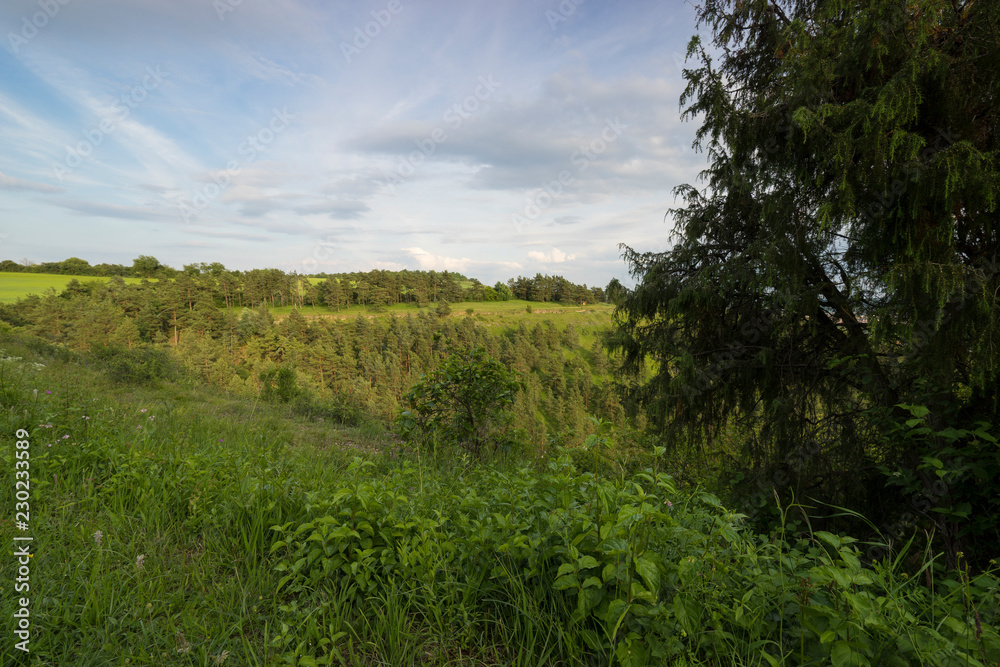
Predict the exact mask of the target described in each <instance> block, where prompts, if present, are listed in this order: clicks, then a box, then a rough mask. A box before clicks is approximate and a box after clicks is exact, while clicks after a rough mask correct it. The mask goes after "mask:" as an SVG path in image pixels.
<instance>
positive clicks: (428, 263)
mask: <svg viewBox="0 0 1000 667" xmlns="http://www.w3.org/2000/svg"><path fill="white" fill-rule="evenodd" d="M402 250H403V251H404V252H406V253H408V254H409V255H410V256H411V257H413V259H415V260H417V264H418V265H419V266H420V268H421V269H423V270H424V271H455V272H457V273H465V272H466V271H468V270H469V269H471V268H475V267H484V266H495V267H501V268H505V269H520V268H522V267H521V265H520V264H518V263H517V262H491V261H483V260H474V259H469V258H468V257H462V258H458V257H445V256H444V255H434V254H431V253H429V252H427V251H426V250H424V249H423V248H402Z"/></svg>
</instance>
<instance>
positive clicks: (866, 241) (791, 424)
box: [612, 0, 1000, 548]
mask: <svg viewBox="0 0 1000 667" xmlns="http://www.w3.org/2000/svg"><path fill="white" fill-rule="evenodd" d="M698 17H699V24H700V25H701V26H704V27H706V28H708V29H710V32H711V35H712V40H711V44H710V45H709V44H705V43H703V42H702V41H701V40H700V39H699V38H695V39H693V40H692V42H691V44H690V47H689V50H688V58H689V61H694V65H695V66H693V67H692V68H690V69H688V70H685V78H686V79H687V88H686V90H685V92H684V94H683V96H682V98H681V105H682V107H683V115H684V117H686V118H688V119H699V120H700V121H701V123H702V124H701V127H700V129H699V130H698V133H697V140H696V143H695V147H696V148H697V149H700V150H705V151H707V155H708V158H709V162H710V164H709V167H708V168H707V169H706V170H705V171H704V172H703V174H702V176H703V178H704V185H703V187H700V188H699V187H696V186H694V185H681V186H680V187H678V188H677V189H676V191H675V192H676V194H678V195H679V196H680V197H681V198H682V201H683V203H684V205H683V206H681V207H680V208H677V209H675V210H673V211H672V212H671V213H672V214H673V217H674V220H675V222H676V226H675V228H674V230H673V234H672V246H671V247H670V249H669V250H667V251H665V252H661V253H649V252H640V251H637V250H634V249H632V248H628V247H625V248H624V257H625V259H626V261H627V262H628V263H629V265H630V270H631V272H632V274H633V276H634V277H635V278H636V280H637V285H636V287H635V288H634V289H631V290H617V291H618V294H617V301H618V304H619V306H618V309H617V313H616V318H617V326H616V332H615V335H614V337H613V339H612V347H613V348H614V349H617V350H619V351H620V352H621V353H622V355H623V359H624V362H625V367H626V368H627V369H629V370H630V371H631V372H632V373H633V376H632V379H631V380H630V381H628V382H627V388H628V392H629V394H630V395H631V396H632V397H633V398H634V399H635V400H636V401H637V403H638V404H640V405H642V406H644V407H645V409H646V411H647V414H648V416H649V417H650V423H651V424H652V425H653V427H654V429H656V430H658V431H659V432H661V433H663V434H664V435H667V436H669V437H670V438H671V439H672V441H673V442H675V443H677V442H683V441H684V440H685V436H686V438H687V440H688V441H689V442H695V441H698V442H702V441H705V438H707V442H709V443H711V442H712V440H711V437H712V436H713V435H718V434H719V433H720V432H721V431H722V430H723V429H724V428H728V429H736V430H738V432H739V434H740V438H741V440H742V441H743V442H745V443H746V446H745V447H744V448H743V450H742V451H741V452H740V456H741V457H742V461H741V463H742V464H744V465H749V467H750V468H751V469H752V470H754V471H755V473H756V475H751V478H754V479H756V480H758V481H760V482H762V483H761V484H760V486H761V487H768V486H771V485H772V484H773V485H774V486H777V487H779V488H780V487H791V488H793V489H797V490H798V491H799V493H800V494H803V493H808V494H809V495H813V496H819V497H823V498H825V499H831V500H837V501H842V502H846V501H854V503H855V504H856V505H860V506H862V507H863V508H864V509H865V510H866V511H867V512H874V513H876V514H878V513H879V512H880V511H881V510H882V509H883V507H882V505H883V504H884V503H886V502H888V501H886V499H885V497H884V494H883V493H882V489H883V488H884V481H885V480H884V479H883V478H881V475H882V474H883V473H884V472H885V470H886V468H887V466H888V468H889V469H892V468H893V466H903V467H906V468H907V469H909V470H911V471H920V470H921V459H920V457H921V455H924V454H930V453H933V452H934V451H938V450H940V449H941V448H942V447H943V444H942V443H941V442H940V440H935V439H933V438H931V439H929V440H928V441H927V442H926V443H925V444H926V447H927V448H925V449H921V448H919V447H911V446H907V447H904V446H902V445H901V443H902V441H901V440H900V439H898V438H897V439H892V438H887V437H886V433H888V432H889V430H890V428H891V427H890V424H892V423H898V422H900V421H903V420H905V418H906V417H909V416H911V415H910V414H909V413H907V412H906V410H905V409H904V408H902V407H900V406H901V405H912V404H919V405H921V406H926V407H927V408H929V410H930V412H929V413H928V417H927V418H928V419H929V420H930V421H929V422H928V423H929V425H930V428H932V429H941V428H943V427H945V426H946V425H949V424H960V425H968V426H970V427H971V425H972V424H973V423H974V422H976V421H979V420H981V421H986V422H990V423H992V424H996V423H997V416H998V415H997V413H998V404H997V393H996V383H997V366H998V359H1000V348H998V342H1000V336H998V326H1000V308H998V298H1000V273H998V269H1000V265H998V263H997V252H998V249H1000V248H998V243H1000V238H998V237H1000V226H998V224H997V223H998V220H997V201H996V197H997V193H998V192H1000V171H998V168H1000V164H998V148H1000V146H998V128H997V119H998V109H1000V104H998V102H1000V96H998V92H1000V80H998V71H1000V70H998V64H1000V59H998V56H1000V39H998V35H1000V3H995V2H985V1H976V0H966V1H961V0H947V1H944V0H908V1H906V2H904V1H901V0H873V1H871V2H864V3H859V2H846V1H839V2H831V1H823V0H814V1H803V0H798V1H792V0H749V1H744V0H739V1H737V0H706V1H705V2H704V3H703V4H702V5H701V7H700V8H699V11H698ZM650 368H652V370H651V372H649V373H647V374H646V375H644V374H643V371H644V370H648V369H650ZM928 448H929V449H928ZM935 448H937V449H935ZM880 467H881V468H882V469H881V470H880ZM923 479H924V482H925V485H926V484H930V483H931V482H932V481H933V480H932V479H931V478H928V477H927V476H926V475H924V476H923ZM969 479H971V477H970V478H969ZM953 481H955V482H957V481H958V478H955V480H953ZM955 492H956V484H954V483H953V484H951V485H950V486H949V491H948V493H946V494H944V496H946V497H947V496H949V495H954V493H955ZM941 496H942V494H938V498H939V499H940V498H941ZM942 502H946V500H945V501H942ZM991 502H992V505H991V504H990V503H991ZM996 503H997V501H996V498H995V494H994V498H993V500H992V501H990V500H989V499H988V498H986V499H984V498H982V497H980V499H979V504H978V506H976V507H975V510H977V511H987V510H990V509H992V510H995V509H997V508H996V507H994V506H995V505H996ZM974 504H975V503H974ZM939 527H942V526H940V525H939ZM994 531H995V528H994ZM994 537H995V536H994ZM952 538H954V536H952ZM955 543H956V540H955V539H952V540H951V546H952V547H954V545H955ZM954 548H957V547H954Z"/></svg>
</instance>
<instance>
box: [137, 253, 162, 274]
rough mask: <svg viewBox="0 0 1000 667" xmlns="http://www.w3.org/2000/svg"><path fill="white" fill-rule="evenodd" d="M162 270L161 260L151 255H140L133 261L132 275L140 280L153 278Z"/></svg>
mask: <svg viewBox="0 0 1000 667" xmlns="http://www.w3.org/2000/svg"><path fill="white" fill-rule="evenodd" d="M162 268H163V265H162V264H160V260H158V259H156V258H155V257H151V256H149V255H139V256H138V257H136V258H135V259H133V260H132V275H134V276H137V277H139V278H152V277H153V276H154V275H155V274H156V272H157V271H159V270H160V269H162Z"/></svg>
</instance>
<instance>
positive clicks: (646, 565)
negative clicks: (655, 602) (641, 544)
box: [635, 556, 660, 595]
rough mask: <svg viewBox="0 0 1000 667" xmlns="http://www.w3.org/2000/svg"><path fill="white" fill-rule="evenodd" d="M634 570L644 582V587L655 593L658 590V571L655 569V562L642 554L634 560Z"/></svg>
mask: <svg viewBox="0 0 1000 667" xmlns="http://www.w3.org/2000/svg"><path fill="white" fill-rule="evenodd" d="M635 570H636V572H638V573H639V576H640V577H642V580H643V581H645V582H646V588H648V589H649V590H650V591H652V592H653V594H654V595H656V593H657V592H659V590H660V571H659V570H658V569H657V567H656V563H654V562H653V561H651V560H649V559H648V558H647V557H646V556H643V557H641V558H639V559H637V560H636V561H635Z"/></svg>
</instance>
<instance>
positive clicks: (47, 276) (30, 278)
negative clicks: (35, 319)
mask: <svg viewBox="0 0 1000 667" xmlns="http://www.w3.org/2000/svg"><path fill="white" fill-rule="evenodd" d="M74 279H76V280H77V281H79V282H80V283H87V282H92V281H93V282H99V283H105V282H107V281H108V280H110V278H101V277H96V276H65V275H56V274H52V273H20V272H11V271H0V303H13V302H15V301H17V300H18V299H20V298H23V297H26V296H28V295H29V294H38V295H41V294H44V293H45V290H48V289H54V290H56V291H57V292H61V291H62V290H64V289H66V285H68V284H69V282H70V281H71V280H74ZM124 280H125V282H126V283H129V284H135V283H140V282H142V279H141V278H124Z"/></svg>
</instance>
